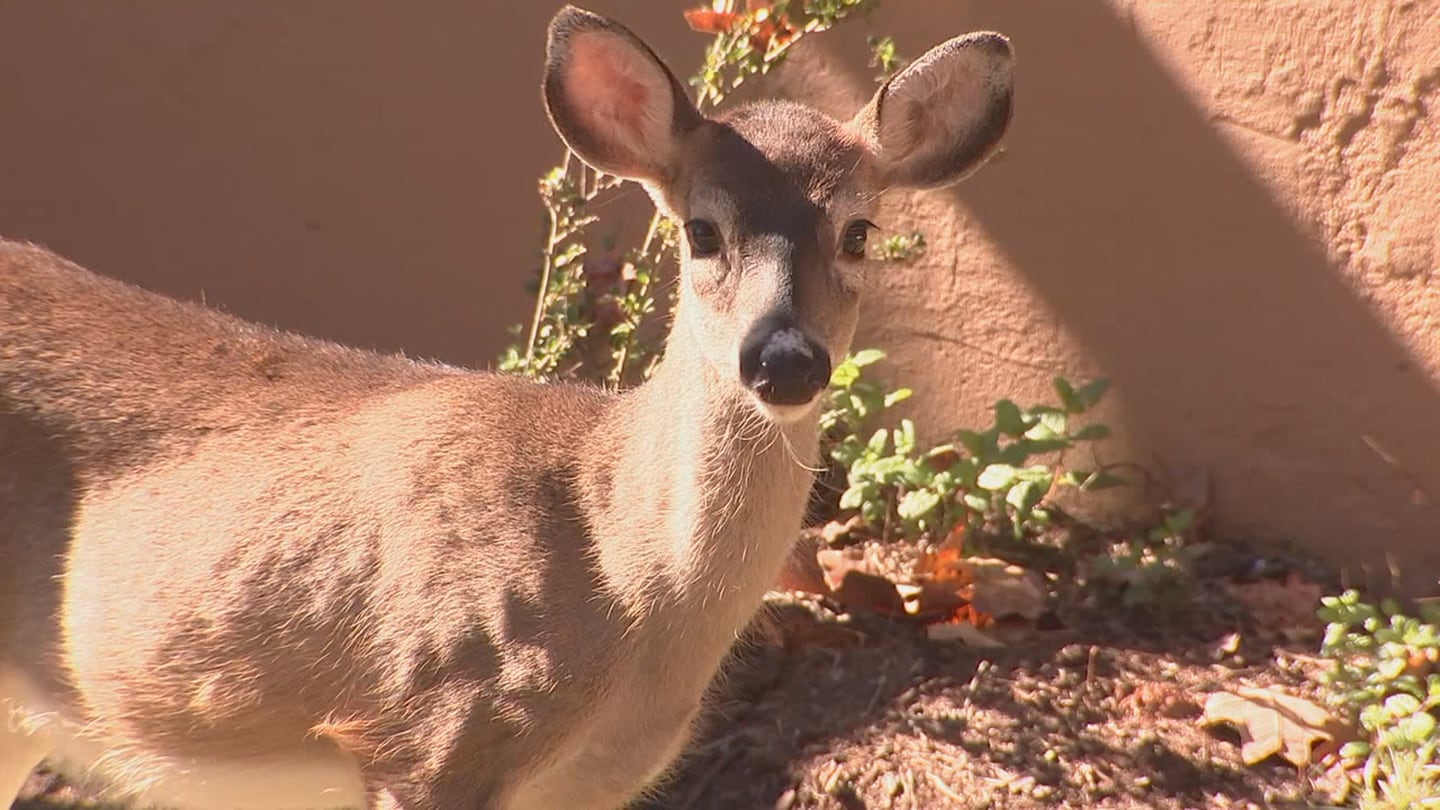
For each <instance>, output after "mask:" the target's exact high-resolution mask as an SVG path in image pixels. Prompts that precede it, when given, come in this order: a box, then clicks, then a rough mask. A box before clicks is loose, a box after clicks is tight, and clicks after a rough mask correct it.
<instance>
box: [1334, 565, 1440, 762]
mask: <svg viewBox="0 0 1440 810" xmlns="http://www.w3.org/2000/svg"><path fill="white" fill-rule="evenodd" d="M1320 601H1321V607H1320V610H1319V611H1318V614H1319V616H1320V618H1321V620H1323V621H1325V622H1326V628H1325V638H1324V641H1323V642H1322V644H1321V648H1320V653H1321V655H1322V656H1324V657H1325V658H1327V659H1329V660H1330V661H1331V662H1332V668H1331V670H1330V671H1329V672H1327V673H1326V674H1325V676H1324V680H1325V682H1326V684H1328V685H1329V686H1330V687H1331V689H1332V695H1333V696H1334V698H1335V702H1336V704H1337V706H1338V707H1340V708H1342V709H1345V710H1348V711H1350V712H1352V713H1353V714H1354V715H1355V716H1356V719H1357V720H1358V721H1359V723H1360V726H1361V728H1363V729H1365V731H1366V732H1368V733H1369V734H1370V736H1371V738H1372V741H1370V742H1360V743H1355V744H1354V747H1353V748H1352V749H1351V752H1352V753H1356V754H1368V753H1370V750H1371V749H1373V748H1376V747H1378V748H1390V749H1397V750H1407V751H1414V750H1418V749H1420V748H1421V747H1422V746H1425V745H1430V744H1440V732H1437V723H1436V717H1435V711H1436V709H1437V708H1440V605H1437V604H1433V603H1432V604H1422V605H1420V609H1419V616H1410V615H1407V614H1406V613H1404V612H1403V611H1402V609H1401V607H1400V605H1399V604H1398V603H1397V602H1395V601H1394V600H1390V599H1387V600H1384V601H1382V602H1381V603H1380V605H1379V606H1378V607H1377V606H1375V605H1372V604H1370V603H1368V602H1365V601H1363V600H1362V599H1361V598H1360V594H1359V593H1358V592H1357V591H1354V590H1348V591H1345V592H1344V593H1342V594H1340V595H1339V596H1327V597H1325V598H1324V599H1322V600H1320Z"/></svg>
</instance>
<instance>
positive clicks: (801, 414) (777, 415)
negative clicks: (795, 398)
mask: <svg viewBox="0 0 1440 810" xmlns="http://www.w3.org/2000/svg"><path fill="white" fill-rule="evenodd" d="M750 399H751V400H752V401H753V402H754V403H755V410H757V411H759V412H760V415H761V416H763V417H765V418H766V419H768V420H769V421H770V422H771V423H773V424H776V425H793V424H795V423H796V422H799V421H801V420H803V419H805V418H806V417H807V416H812V415H813V414H814V413H815V408H816V406H817V404H818V403H819V402H820V396H819V395H818V394H817V395H816V396H815V398H814V399H812V400H810V401H809V402H807V403H805V404H804V405H772V404H770V403H768V402H765V401H764V400H762V399H760V398H759V397H757V396H755V395H753V394H752V395H751V397H750Z"/></svg>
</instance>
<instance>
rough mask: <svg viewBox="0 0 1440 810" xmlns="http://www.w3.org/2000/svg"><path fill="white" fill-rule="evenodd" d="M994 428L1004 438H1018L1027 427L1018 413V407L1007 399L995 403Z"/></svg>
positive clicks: (1023, 418)
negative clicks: (1003, 435) (1004, 436)
mask: <svg viewBox="0 0 1440 810" xmlns="http://www.w3.org/2000/svg"><path fill="white" fill-rule="evenodd" d="M995 427H996V428H998V429H999V430H1000V432H1001V433H1003V434H1005V435H1006V436H1019V435H1020V434H1022V433H1024V432H1025V429H1026V427H1027V425H1026V424H1025V417H1024V416H1023V415H1021V413H1020V406H1019V405H1016V404H1015V403H1014V402H1011V401H1010V400H1008V399H1002V400H1000V401H999V402H997V403H995Z"/></svg>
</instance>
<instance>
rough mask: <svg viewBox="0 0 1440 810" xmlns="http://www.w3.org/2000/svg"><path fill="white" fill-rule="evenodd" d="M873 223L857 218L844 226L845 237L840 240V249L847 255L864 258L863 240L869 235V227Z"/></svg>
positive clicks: (873, 224)
mask: <svg viewBox="0 0 1440 810" xmlns="http://www.w3.org/2000/svg"><path fill="white" fill-rule="evenodd" d="M874 227H875V223H873V222H871V221H870V220H868V219H857V220H854V221H852V222H851V223H850V224H849V225H846V226H845V237H844V238H843V239H841V240H840V249H841V250H842V251H844V252H845V255H847V256H854V257H855V258H857V259H863V258H865V240H866V238H867V237H869V235H870V229H871V228H874Z"/></svg>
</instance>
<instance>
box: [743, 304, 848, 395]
mask: <svg viewBox="0 0 1440 810" xmlns="http://www.w3.org/2000/svg"><path fill="white" fill-rule="evenodd" d="M740 379H741V380H742V381H743V382H744V383H745V385H746V386H747V387H749V388H750V390H751V391H754V392H755V394H756V395H757V396H759V397H760V399H761V401H762V402H765V403H767V404H769V405H806V404H809V403H810V401H811V400H813V399H814V398H815V395H816V394H818V393H820V392H821V391H822V390H824V388H825V386H826V385H828V384H829V382H830V353H829V352H827V351H825V347H824V346H821V345H820V344H819V343H816V342H815V341H814V340H811V339H810V337H809V336H808V335H806V334H805V331H804V330H803V329H801V328H800V327H798V326H796V325H795V324H794V323H793V322H791V321H790V320H789V319H788V318H781V317H772V318H766V319H764V320H761V321H760V322H759V323H757V324H756V325H755V328H753V329H751V330H750V334H749V335H748V336H747V337H746V338H745V342H744V343H743V344H742V345H741V346H740Z"/></svg>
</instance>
